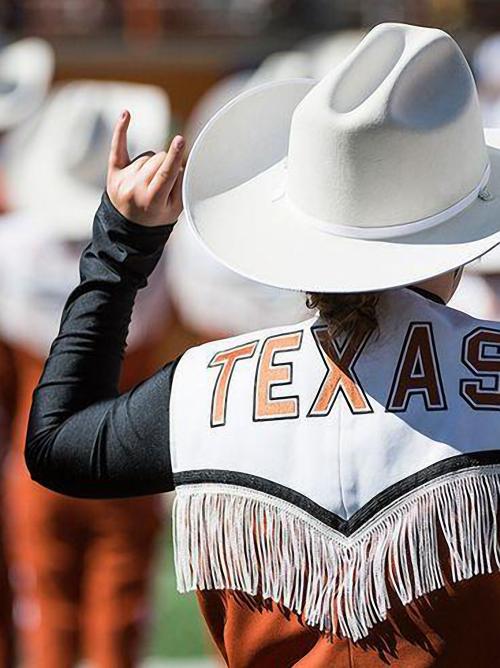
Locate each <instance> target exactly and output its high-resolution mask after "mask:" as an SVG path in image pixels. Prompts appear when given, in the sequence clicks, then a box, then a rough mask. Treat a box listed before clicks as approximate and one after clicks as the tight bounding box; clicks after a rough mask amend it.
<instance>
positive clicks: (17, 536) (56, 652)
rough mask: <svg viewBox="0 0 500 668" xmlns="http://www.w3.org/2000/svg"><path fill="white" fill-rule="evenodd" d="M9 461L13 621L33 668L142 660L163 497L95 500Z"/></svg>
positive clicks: (109, 666)
mask: <svg viewBox="0 0 500 668" xmlns="http://www.w3.org/2000/svg"><path fill="white" fill-rule="evenodd" d="M10 459H11V461H10V462H9V463H8V466H7V469H8V481H7V507H8V509H9V526H10V531H9V543H10V548H11V551H12V557H11V562H12V564H13V566H12V568H13V576H14V577H13V582H14V591H15V601H16V603H15V620H16V623H17V624H18V626H19V630H20V633H21V634H22V635H21V641H22V642H21V644H22V647H23V652H24V657H23V659H24V663H23V665H25V666H26V668H42V667H43V668H46V667H50V668H66V667H68V668H71V667H72V666H74V665H75V663H76V662H77V660H78V658H79V657H80V656H84V657H85V658H87V659H88V660H89V661H90V662H91V665H92V666H93V668H94V667H99V668H127V666H133V665H135V664H136V662H137V658H138V655H139V651H140V646H141V640H142V638H143V632H144V628H145V621H146V619H147V616H148V582H149V581H150V576H151V570H152V566H153V561H154V554H153V553H154V547H155V542H156V538H157V535H158V532H159V529H160V526H161V521H160V519H161V518H160V515H161V512H160V503H161V501H160V499H159V498H153V497H142V498H139V499H119V500H109V501H94V500H80V499H70V498H67V497H64V496H61V495H59V494H55V493H53V492H50V491H48V490H46V489H44V488H42V487H40V486H39V485H37V484H36V483H33V482H32V481H31V480H30V479H29V478H28V475H27V473H26V471H25V468H24V462H23V461H22V458H21V457H20V456H19V455H18V453H14V454H13V455H12V456H11V458H10Z"/></svg>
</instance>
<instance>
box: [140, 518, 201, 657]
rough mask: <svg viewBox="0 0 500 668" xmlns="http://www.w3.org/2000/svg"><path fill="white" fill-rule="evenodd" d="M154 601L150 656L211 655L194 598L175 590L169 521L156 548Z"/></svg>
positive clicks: (192, 595)
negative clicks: (157, 552)
mask: <svg viewBox="0 0 500 668" xmlns="http://www.w3.org/2000/svg"><path fill="white" fill-rule="evenodd" d="M154 600H155V609H154V621H153V627H152V632H151V641H150V646H149V652H148V654H149V656H152V657H157V658H158V659H167V658H168V659H176V658H188V657H189V658H201V657H205V656H207V655H210V654H212V651H211V645H210V641H209V639H208V635H207V633H206V631H205V628H204V624H203V621H202V618H201V616H200V613H199V611H198V606H197V603H196V597H195V595H194V594H182V595H181V594H178V593H177V591H176V587H175V573H174V560H173V553H172V542H171V538H170V522H167V529H166V531H165V537H164V539H163V540H162V541H161V544H160V548H159V554H158V575H157V578H156V581H155V587H154Z"/></svg>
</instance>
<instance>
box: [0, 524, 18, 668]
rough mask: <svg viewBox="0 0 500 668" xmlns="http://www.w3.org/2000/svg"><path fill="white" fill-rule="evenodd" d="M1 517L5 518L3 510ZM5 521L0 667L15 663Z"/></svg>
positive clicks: (0, 539) (0, 549)
mask: <svg viewBox="0 0 500 668" xmlns="http://www.w3.org/2000/svg"><path fill="white" fill-rule="evenodd" d="M0 517H1V518H2V520H3V512H2V513H1V515H0ZM3 534H4V523H3V521H1V524H0V668H11V667H12V666H14V665H15V656H14V628H13V624H12V592H11V588H10V582H9V575H8V567H7V559H6V554H5V540H4V535H3Z"/></svg>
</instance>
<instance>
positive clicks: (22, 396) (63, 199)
mask: <svg viewBox="0 0 500 668" xmlns="http://www.w3.org/2000/svg"><path fill="white" fill-rule="evenodd" d="M125 102H126V103H127V104H128V105H131V106H132V107H133V108H134V109H135V113H136V114H137V118H138V123H137V124H136V126H135V128H134V132H133V134H132V137H131V141H132V144H133V146H134V150H135V151H136V152H137V153H140V152H142V151H144V150H145V149H146V148H148V149H151V148H153V149H154V148H156V149H157V150H159V149H161V148H162V146H163V143H164V141H165V140H166V138H167V136H168V133H169V103H168V99H167V98H166V96H165V94H164V93H163V91H161V90H160V89H157V88H155V87H150V86H142V85H135V84H125V83H114V82H93V81H82V82H79V81H77V82H72V83H69V84H66V85H63V86H60V87H59V88H57V89H56V90H55V91H54V92H53V93H52V94H51V96H50V97H49V99H48V101H47V102H46V104H45V106H44V107H43V109H42V110H41V111H40V112H39V114H38V115H37V117H36V119H35V121H34V122H33V123H32V124H31V125H30V126H29V127H27V128H24V129H23V131H22V132H19V133H14V134H13V135H12V136H11V137H10V139H9V141H8V142H7V143H6V146H5V151H4V166H5V170H6V176H7V178H6V181H7V186H8V194H9V200H10V205H11V208H12V212H11V213H10V214H8V215H5V216H4V217H3V219H2V220H1V221H0V335H1V337H2V339H3V341H4V345H5V346H6V347H7V348H8V349H9V350H10V352H11V356H12V359H13V362H14V366H15V371H16V377H17V392H16V411H15V416H14V432H13V447H12V452H11V455H10V456H9V459H8V463H7V467H6V468H7V479H6V506H7V509H8V537H9V548H10V551H11V553H12V558H11V562H12V575H13V577H12V581H13V586H14V592H15V613H16V614H15V620H16V624H17V626H18V629H19V632H20V650H21V653H22V656H23V661H24V663H23V665H25V666H27V668H45V667H46V666H50V667H51V668H52V667H53V668H66V667H68V668H70V667H72V666H74V665H76V663H77V660H78V658H79V657H86V658H87V659H88V660H89V662H90V665H92V666H96V667H98V668H112V667H113V668H118V667H120V668H122V667H126V666H132V665H136V663H137V661H138V658H139V656H140V650H141V644H142V641H143V640H144V633H145V630H146V628H147V624H146V623H147V620H148V617H149V616H150V609H151V601H150V591H149V588H150V586H151V584H152V582H151V580H152V576H153V566H154V549H155V542H156V539H157V537H158V534H159V531H160V528H161V526H162V512H163V511H162V507H161V500H160V498H158V497H151V496H144V497H142V498H137V499H117V500H107V501H101V502H95V501H88V500H78V499H68V498H67V497H64V496H62V495H59V494H56V493H53V492H49V491H48V490H46V489H44V488H42V487H40V486H39V485H37V484H35V483H33V482H32V480H31V479H30V476H29V474H28V472H27V470H26V467H25V464H24V459H23V456H22V449H23V441H24V438H25V432H26V424H27V419H28V411H29V405H30V401H31V394H32V391H33V388H34V387H35V385H36V383H37V381H38V378H39V376H40V373H41V371H42V367H43V360H44V357H45V356H46V354H47V351H48V349H49V346H50V341H51V339H52V338H53V335H54V332H56V331H57V327H58V323H59V317H60V311H61V306H62V304H63V303H64V299H65V295H66V294H67V291H68V290H69V289H70V287H71V286H72V285H74V283H75V282H77V280H78V258H79V255H80V253H81V250H82V249H83V248H84V247H85V246H86V244H87V243H88V241H89V239H90V236H91V228H90V224H89V220H90V218H89V216H91V211H92V210H93V209H94V208H95V203H96V200H97V201H98V199H99V193H100V192H101V190H102V184H103V182H104V180H105V162H106V161H105V156H106V153H107V151H108V148H109V142H110V136H111V132H112V123H113V121H112V120H111V119H114V117H115V116H116V114H117V113H118V112H119V110H120V109H121V108H122V106H123V105H124V104H125ZM69 145H71V150H68V146H69ZM168 321H169V308H168V303H167V298H166V292H165V286H164V280H163V272H162V269H161V267H159V268H158V271H157V273H156V274H155V277H153V281H152V290H151V292H150V293H149V294H147V293H144V295H143V296H142V297H141V298H139V299H138V302H137V311H136V314H135V318H134V322H133V323H132V325H131V331H130V336H129V351H128V354H127V358H126V361H125V364H124V370H123V375H122V379H121V387H123V388H128V387H131V386H132V385H134V384H136V383H138V382H139V381H140V380H141V379H142V378H144V377H146V376H148V375H149V374H151V373H152V372H153V371H154V370H155V369H156V368H157V367H158V365H159V363H160V350H161V348H162V346H163V340H164V338H165V334H166V331H167V329H168V324H169V322H168ZM101 464H104V463H101Z"/></svg>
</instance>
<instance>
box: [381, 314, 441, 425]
mask: <svg viewBox="0 0 500 668" xmlns="http://www.w3.org/2000/svg"><path fill="white" fill-rule="evenodd" d="M415 394H420V395H422V397H423V399H424V402H425V407H426V409H427V410H428V411H442V410H446V408H447V406H446V399H445V396H444V389H443V382H442V380H441V374H440V371H439V362H438V358H437V354H436V345H435V342H434V334H433V332H432V324H431V323H430V322H413V323H411V325H410V327H409V328H408V332H407V334H406V338H405V341H404V343H403V349H402V351H401V355H400V357H399V362H398V365H397V367H396V373H395V375H394V380H393V381H392V388H391V391H390V393H389V399H388V401H387V410H388V411H390V412H391V413H398V412H400V411H405V410H406V409H407V408H408V403H409V401H410V398H411V397H412V396H413V395H415Z"/></svg>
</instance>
